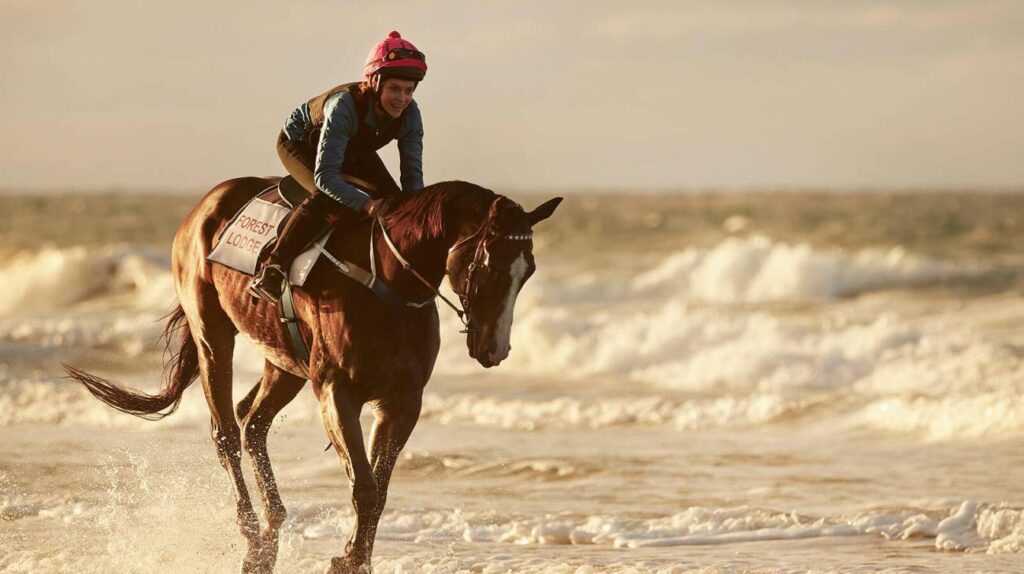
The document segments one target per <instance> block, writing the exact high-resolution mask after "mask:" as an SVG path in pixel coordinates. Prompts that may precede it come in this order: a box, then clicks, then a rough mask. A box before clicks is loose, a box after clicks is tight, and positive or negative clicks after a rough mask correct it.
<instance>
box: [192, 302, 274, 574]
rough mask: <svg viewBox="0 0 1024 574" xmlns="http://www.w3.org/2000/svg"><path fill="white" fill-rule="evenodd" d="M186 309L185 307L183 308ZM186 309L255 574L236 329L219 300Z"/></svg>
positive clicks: (246, 564)
mask: <svg viewBox="0 0 1024 574" xmlns="http://www.w3.org/2000/svg"><path fill="white" fill-rule="evenodd" d="M183 306H185V305H184V304H183ZM190 307H191V306H185V312H186V314H187V315H188V318H189V325H190V326H191V327H192V334H193V338H194V339H195V341H196V346H197V347H198V348H199V373H200V375H201V377H202V381H203V390H204V391H206V402H207V403H208V404H209V406H210V427H211V429H210V430H211V435H212V437H213V443H214V445H215V446H216V447H217V456H218V457H219V458H220V463H221V466H223V467H224V470H226V471H227V472H228V476H229V477H230V478H231V484H232V486H233V487H234V491H235V506H236V512H237V516H238V527H239V529H241V531H242V535H243V536H245V539H246V541H247V542H248V552H247V554H246V557H245V559H244V560H243V562H242V571H243V572H252V571H254V570H253V567H254V566H255V564H257V563H258V560H257V558H258V553H259V530H260V526H259V519H258V518H257V517H256V512H255V511H254V510H253V507H252V500H251V499H250V498H249V491H248V489H247V488H246V486H245V478H244V477H243V475H242V433H241V430H240V429H239V428H238V422H237V421H236V420H235V411H234V405H233V404H232V399H231V378H232V366H231V359H232V354H233V352H234V348H235V333H236V331H235V328H234V325H232V323H231V321H230V319H228V317H227V315H226V314H225V313H224V311H223V310H222V309H221V308H220V306H219V305H218V304H217V303H216V297H215V296H210V297H200V300H199V301H198V305H197V306H196V307H198V309H196V307H192V308H190Z"/></svg>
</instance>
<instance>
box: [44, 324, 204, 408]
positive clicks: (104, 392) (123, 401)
mask: <svg viewBox="0 0 1024 574" xmlns="http://www.w3.org/2000/svg"><path fill="white" fill-rule="evenodd" d="M167 317H168V321H167V325H166V326H165V327H164V332H163V335H162V336H161V339H163V341H164V348H165V349H166V350H167V351H168V352H170V353H171V355H170V358H169V359H168V361H167V362H166V363H165V364H164V378H165V379H166V381H167V384H166V385H165V386H164V388H163V389H162V390H161V391H160V392H159V393H157V394H155V395H150V394H146V393H143V392H141V391H137V390H135V389H126V388H123V387H121V386H118V385H117V384H115V383H112V382H110V381H108V380H105V379H101V378H99V377H97V376H94V375H90V374H89V373H86V372H85V371H82V370H79V369H76V368H74V367H72V366H70V365H64V370H65V371H66V372H67V374H68V376H69V377H70V378H72V379H74V380H76V381H78V382H80V383H82V384H83V385H85V388H87V389H89V392H90V393H92V395H93V396H94V397H96V398H97V399H99V400H101V401H103V402H104V403H107V404H108V405H110V406H112V407H114V408H115V409H117V410H119V411H122V412H126V413H128V414H130V415H135V416H137V417H140V418H144V419H147V420H160V419H162V418H164V417H165V416H167V415H169V414H171V413H173V412H174V411H176V410H178V404H179V403H181V396H182V394H183V393H184V392H185V389H187V388H188V386H189V385H191V384H192V383H193V382H194V381H195V380H196V378H198V377H199V349H198V347H196V344H195V341H193V340H192V330H191V329H190V328H189V326H188V320H187V319H186V318H185V310H184V309H182V308H181V305H178V308H177V309H175V310H174V311H172V312H171V313H170V315H168V316H167ZM176 331H178V332H180V335H179V342H180V345H179V347H178V350H177V351H172V350H171V343H172V340H171V339H172V338H173V336H174V333H175V332H176Z"/></svg>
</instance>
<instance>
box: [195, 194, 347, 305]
mask: <svg viewBox="0 0 1024 574" xmlns="http://www.w3.org/2000/svg"><path fill="white" fill-rule="evenodd" d="M307 196H308V193H307V192H306V190H305V189H303V188H302V186H300V185H299V184H298V183H297V182H295V180H294V179H292V178H291V177H290V176H289V177H286V178H284V179H282V180H281V181H280V182H279V183H278V184H274V185H272V186H270V187H268V188H267V189H265V190H263V191H261V192H260V193H258V194H256V197H254V198H252V199H251V200H249V203H246V204H245V206H244V207H243V208H242V209H241V210H239V212H238V213H236V214H235V216H234V218H232V220H231V223H229V224H228V225H227V227H225V228H224V231H222V232H221V234H220V237H219V238H218V239H217V243H216V245H215V246H214V248H213V251H211V252H210V254H209V255H208V256H207V257H206V259H207V260H209V261H215V262H217V263H220V264H221V265H225V266H227V267H230V268H231V269H234V270H236V271H241V272H242V273H245V274H246V275H252V274H254V273H255V272H256V264H257V262H258V260H259V257H260V254H261V253H262V252H263V250H264V248H265V247H266V246H267V244H268V243H270V242H271V241H273V240H274V239H275V238H276V237H277V234H278V232H279V231H280V227H281V225H282V222H283V221H284V219H285V217H286V216H287V215H288V214H289V213H291V211H292V209H294V208H295V206H296V205H298V204H299V203H300V202H301V201H302V200H303V199H305V198H306V197H307ZM330 235H331V233H330V232H328V233H326V234H325V235H324V236H323V237H321V238H320V239H319V240H318V241H316V242H315V243H314V244H313V245H312V247H310V248H309V249H307V250H306V251H304V252H303V253H301V254H299V256H298V257H296V258H295V261H294V262H293V263H292V266H291V269H289V270H288V282H289V283H291V284H292V285H302V284H303V283H305V282H306V278H307V277H309V273H310V272H311V271H312V270H313V266H314V265H315V264H316V262H317V260H318V259H320V254H321V253H322V250H323V246H324V244H325V243H326V242H327V239H328V238H329V237H330Z"/></svg>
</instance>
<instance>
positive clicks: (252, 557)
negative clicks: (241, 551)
mask: <svg viewBox="0 0 1024 574" xmlns="http://www.w3.org/2000/svg"><path fill="white" fill-rule="evenodd" d="M274 558H276V557H271V556H267V554H266V553H264V552H260V551H259V550H255V551H250V552H249V553H248V554H247V555H246V556H245V558H243V559H242V570H241V572H242V574H273V572H274V562H275V560H274Z"/></svg>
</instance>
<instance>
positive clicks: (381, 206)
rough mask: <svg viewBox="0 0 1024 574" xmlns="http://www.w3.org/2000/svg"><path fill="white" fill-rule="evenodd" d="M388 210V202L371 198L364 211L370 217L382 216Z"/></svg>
mask: <svg viewBox="0 0 1024 574" xmlns="http://www.w3.org/2000/svg"><path fill="white" fill-rule="evenodd" d="M387 212H388V204H387V202H386V201H384V200H383V199H371V200H370V201H367V202H366V205H365V206H363V213H365V214H366V215H369V216H370V217H378V216H382V215H384V214H385V213H387Z"/></svg>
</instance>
